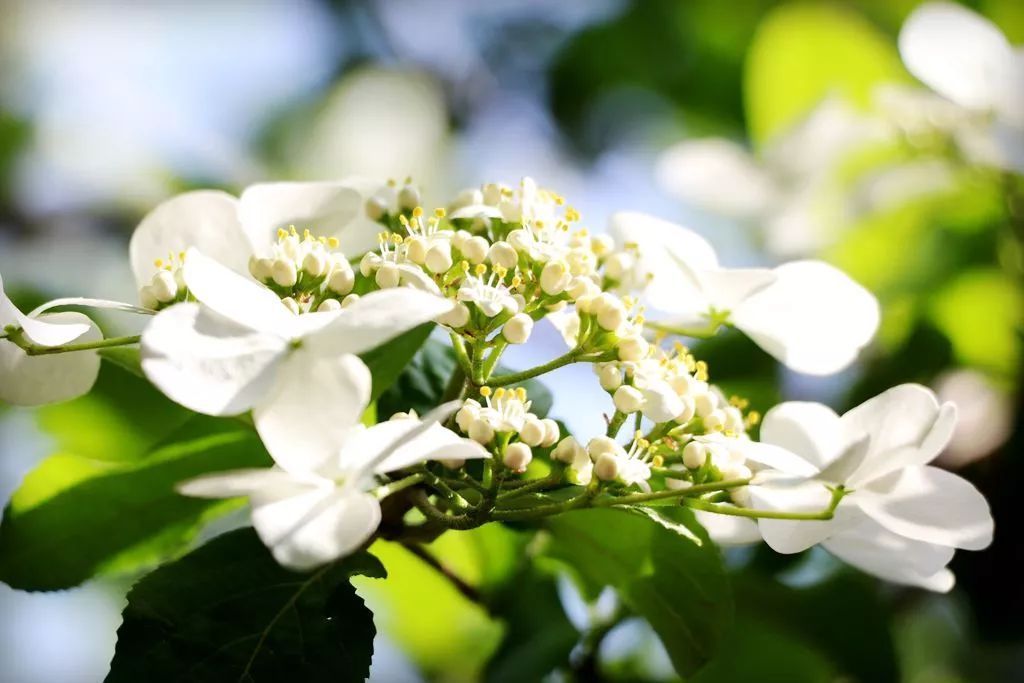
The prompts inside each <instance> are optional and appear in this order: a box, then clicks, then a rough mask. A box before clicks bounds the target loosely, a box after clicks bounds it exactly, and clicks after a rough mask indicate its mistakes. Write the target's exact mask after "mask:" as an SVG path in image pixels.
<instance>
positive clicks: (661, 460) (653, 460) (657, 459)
mask: <svg viewBox="0 0 1024 683" xmlns="http://www.w3.org/2000/svg"><path fill="white" fill-rule="evenodd" d="M651 464H652V465H654V466H655V467H661V466H663V465H664V464H665V458H663V457H662V456H660V455H656V456H654V457H653V458H651Z"/></svg>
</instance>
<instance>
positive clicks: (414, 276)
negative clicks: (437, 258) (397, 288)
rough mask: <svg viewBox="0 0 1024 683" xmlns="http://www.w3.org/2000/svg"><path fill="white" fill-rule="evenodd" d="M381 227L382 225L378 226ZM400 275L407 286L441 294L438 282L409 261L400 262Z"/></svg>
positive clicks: (401, 280)
mask: <svg viewBox="0 0 1024 683" xmlns="http://www.w3.org/2000/svg"><path fill="white" fill-rule="evenodd" d="M378 227H380V226H378ZM398 277H399V278H400V280H399V281H400V282H401V283H402V284H403V285H405V286H407V287H413V288H415V289H418V290H420V291H422V292H427V293H428V294H434V295H437V296H440V294H441V288H440V287H438V286H437V283H436V282H434V281H433V280H431V279H430V276H429V275H427V274H426V273H424V272H423V269H422V268H420V267H419V266H413V265H409V264H408V263H399V264H398Z"/></svg>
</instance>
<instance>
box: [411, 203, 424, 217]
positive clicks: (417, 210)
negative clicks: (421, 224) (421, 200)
mask: <svg viewBox="0 0 1024 683" xmlns="http://www.w3.org/2000/svg"><path fill="white" fill-rule="evenodd" d="M422 215H423V207H422V206H417V207H416V208H415V209H413V210H412V217H413V218H419V217H420V216H422Z"/></svg>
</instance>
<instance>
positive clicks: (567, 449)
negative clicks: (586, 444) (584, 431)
mask: <svg viewBox="0 0 1024 683" xmlns="http://www.w3.org/2000/svg"><path fill="white" fill-rule="evenodd" d="M580 454H582V455H583V456H586V457H587V460H588V461H589V459H590V458H589V456H587V451H586V450H585V449H584V448H583V446H581V445H580V442H579V441H577V440H576V439H575V438H574V437H572V436H567V437H565V438H564V439H562V440H561V441H559V442H558V445H557V446H555V448H554V450H553V451H551V457H552V458H554V459H555V460H558V461H559V462H564V463H571V462H572V461H573V460H575V459H576V458H577V457H578V456H579V455H580Z"/></svg>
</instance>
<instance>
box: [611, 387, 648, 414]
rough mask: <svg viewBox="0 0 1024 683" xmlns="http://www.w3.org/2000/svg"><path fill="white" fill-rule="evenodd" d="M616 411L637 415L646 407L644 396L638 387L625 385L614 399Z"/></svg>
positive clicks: (616, 391)
mask: <svg viewBox="0 0 1024 683" xmlns="http://www.w3.org/2000/svg"><path fill="white" fill-rule="evenodd" d="M612 401H613V402H614V403H615V409H616V410H618V411H619V412H620V413H627V414H629V413H635V412H638V411H640V409H641V408H643V407H644V395H643V394H642V393H641V392H640V390H639V389H637V388H636V387H632V386H629V385H628V384H623V385H622V386H621V387H619V388H618V389H616V390H615V395H614V396H613V397H612Z"/></svg>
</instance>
